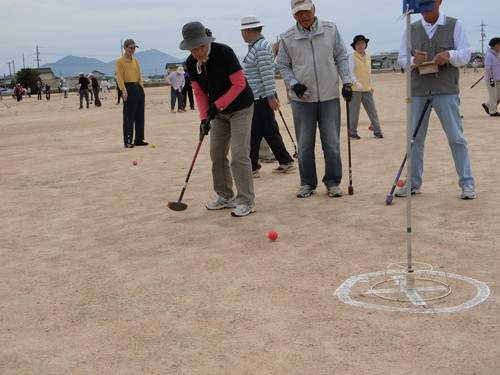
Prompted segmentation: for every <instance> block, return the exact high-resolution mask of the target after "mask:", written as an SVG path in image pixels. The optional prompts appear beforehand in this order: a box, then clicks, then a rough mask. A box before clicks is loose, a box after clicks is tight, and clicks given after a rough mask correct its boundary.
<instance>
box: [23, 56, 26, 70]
mask: <svg viewBox="0 0 500 375" xmlns="http://www.w3.org/2000/svg"><path fill="white" fill-rule="evenodd" d="M25 68H26V66H25V65H24V53H23V69H25Z"/></svg>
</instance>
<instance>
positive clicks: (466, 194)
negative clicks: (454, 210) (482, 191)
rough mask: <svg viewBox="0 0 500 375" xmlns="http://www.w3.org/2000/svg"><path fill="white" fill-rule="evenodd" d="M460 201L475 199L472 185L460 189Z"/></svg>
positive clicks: (474, 189) (474, 190)
mask: <svg viewBox="0 0 500 375" xmlns="http://www.w3.org/2000/svg"><path fill="white" fill-rule="evenodd" d="M460 198H462V199H474V198H476V188H475V186H474V185H465V186H463V187H462V195H461V196H460Z"/></svg>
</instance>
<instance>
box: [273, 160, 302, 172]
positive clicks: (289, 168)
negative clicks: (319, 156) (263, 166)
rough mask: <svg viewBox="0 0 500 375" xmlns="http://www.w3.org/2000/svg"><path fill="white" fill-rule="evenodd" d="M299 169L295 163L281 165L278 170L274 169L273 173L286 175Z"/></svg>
mask: <svg viewBox="0 0 500 375" xmlns="http://www.w3.org/2000/svg"><path fill="white" fill-rule="evenodd" d="M295 169H297V167H296V166H295V164H294V163H293V161H291V162H290V163H286V164H280V166H279V167H278V168H275V169H273V173H286V172H290V171H293V170H295Z"/></svg>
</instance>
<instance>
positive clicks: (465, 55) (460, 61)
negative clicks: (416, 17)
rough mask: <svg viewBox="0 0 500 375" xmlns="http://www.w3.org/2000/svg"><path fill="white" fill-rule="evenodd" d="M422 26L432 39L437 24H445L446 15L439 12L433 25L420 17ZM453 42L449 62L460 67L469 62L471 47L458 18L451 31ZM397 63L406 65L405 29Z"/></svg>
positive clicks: (411, 61) (411, 62)
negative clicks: (452, 31)
mask: <svg viewBox="0 0 500 375" xmlns="http://www.w3.org/2000/svg"><path fill="white" fill-rule="evenodd" d="M421 22H422V26H423V27H424V30H425V32H426V33H427V35H428V36H429V39H432V37H433V36H434V34H435V33H436V30H437V28H438V26H443V25H445V24H446V16H445V15H444V14H441V13H440V14H439V17H438V20H437V21H436V23H435V24H434V25H431V24H430V23H427V22H426V21H425V20H424V18H423V17H422V19H421ZM453 43H454V49H452V50H450V51H448V52H449V53H450V64H452V65H454V66H456V67H460V66H463V65H465V64H467V63H468V62H469V59H470V54H471V50H472V47H471V45H470V42H469V38H468V37H467V33H466V32H465V28H464V27H463V24H462V22H461V21H460V20H457V23H456V24H455V30H454V33H453ZM398 63H399V65H400V66H402V67H406V30H405V31H404V32H403V37H402V38H401V44H400V47H399V56H398ZM410 65H413V56H412V57H411V59H410Z"/></svg>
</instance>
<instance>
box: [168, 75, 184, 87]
mask: <svg viewBox="0 0 500 375" xmlns="http://www.w3.org/2000/svg"><path fill="white" fill-rule="evenodd" d="M167 82H168V83H169V84H170V85H171V86H172V87H173V88H174V90H177V91H182V88H183V87H184V84H185V82H186V80H185V79H184V74H179V73H178V72H177V71H175V72H172V73H170V74H169V75H168V76H167Z"/></svg>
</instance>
